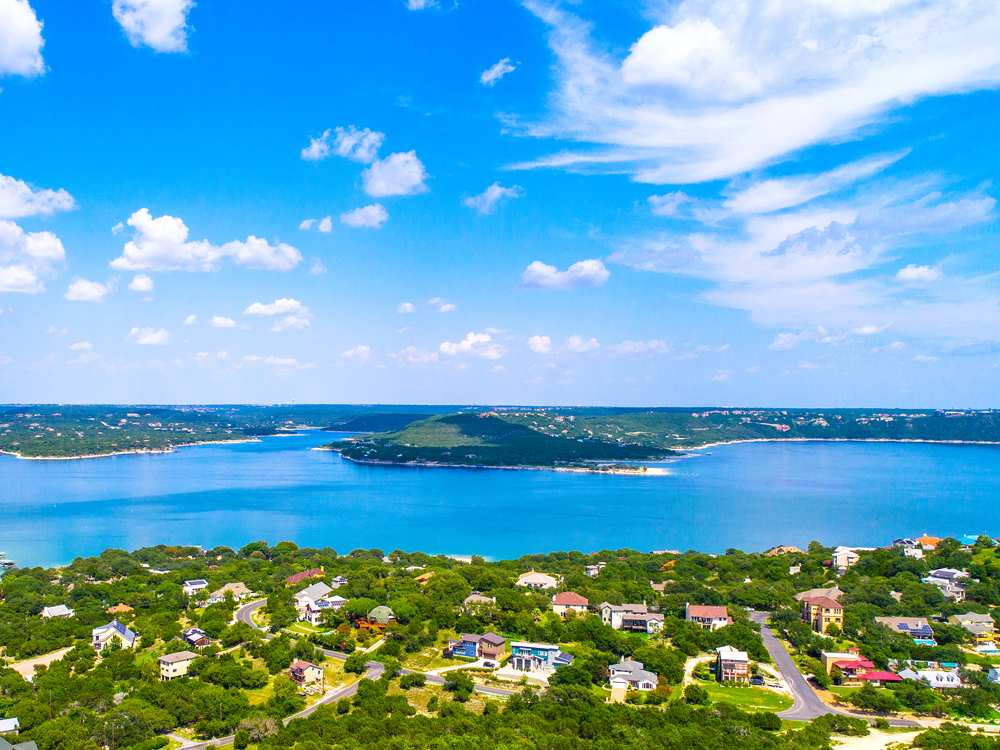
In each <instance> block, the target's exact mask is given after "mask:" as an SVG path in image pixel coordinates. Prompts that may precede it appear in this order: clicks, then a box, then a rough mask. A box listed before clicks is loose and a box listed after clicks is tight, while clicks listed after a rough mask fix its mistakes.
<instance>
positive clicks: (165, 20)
mask: <svg viewBox="0 0 1000 750" xmlns="http://www.w3.org/2000/svg"><path fill="white" fill-rule="evenodd" d="M193 7H194V1H193V0H114V3H113V4H112V6H111V12H112V14H113V15H114V17H115V20H116V21H118V23H119V24H121V27H122V29H123V30H124V31H125V35H126V36H127V37H128V40H129V43H131V45H132V46H133V47H139V46H141V45H146V46H147V47H152V48H153V49H154V50H156V51H157V52H186V51H187V29H188V25H187V14H188V11H190V10H191V8H193Z"/></svg>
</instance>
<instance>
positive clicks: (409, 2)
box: [406, 0, 438, 10]
mask: <svg viewBox="0 0 1000 750" xmlns="http://www.w3.org/2000/svg"><path fill="white" fill-rule="evenodd" d="M437 5H438V3H437V0H406V7H407V8H409V9H410V10H426V9H427V8H436V7H437Z"/></svg>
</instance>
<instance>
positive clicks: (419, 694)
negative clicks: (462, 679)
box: [389, 682, 499, 716]
mask: <svg viewBox="0 0 1000 750" xmlns="http://www.w3.org/2000/svg"><path fill="white" fill-rule="evenodd" d="M389 695H405V696H406V700H407V702H408V703H409V704H410V705H411V706H413V707H414V708H415V709H417V711H418V712H420V713H422V714H425V715H427V716H434V715H435V714H434V712H432V711H428V710H427V701H429V700H430V699H431V696H433V695H436V696H437V697H438V701H440V703H442V704H444V703H447V702H448V701H450V700H451V699H452V698H451V693H449V692H447V691H446V690H444V689H443V688H441V687H440V686H437V685H424V687H422V688H410V689H409V690H402V689H401V688H400V687H399V685H398V683H396V682H393V683H392V685H391V686H390V687H389ZM491 700H492V701H498V700H499V699H497V698H489V697H487V696H485V695H482V694H481V693H473V694H472V697H471V698H469V700H468V701H466V702H465V703H463V704H462V705H463V706H464V707H465V709H466V710H467V711H472V712H473V713H477V714H482V712H483V708H484V707H485V706H486V704H487V702H489V701H491Z"/></svg>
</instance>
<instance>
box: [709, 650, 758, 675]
mask: <svg viewBox="0 0 1000 750" xmlns="http://www.w3.org/2000/svg"><path fill="white" fill-rule="evenodd" d="M715 653H716V657H715V677H716V679H717V680H719V681H720V682H749V681H750V657H749V656H748V655H747V652H746V651H740V650H738V649H735V648H733V647H732V646H719V647H718V648H717V649H715Z"/></svg>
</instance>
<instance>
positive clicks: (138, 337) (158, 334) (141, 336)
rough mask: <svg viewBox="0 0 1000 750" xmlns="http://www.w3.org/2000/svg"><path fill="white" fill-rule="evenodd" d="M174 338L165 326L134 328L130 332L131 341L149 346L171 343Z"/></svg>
mask: <svg viewBox="0 0 1000 750" xmlns="http://www.w3.org/2000/svg"><path fill="white" fill-rule="evenodd" d="M173 338H174V337H173V336H171V335H170V334H169V333H168V332H167V331H166V330H165V329H163V328H160V329H159V330H157V329H155V328H133V329H132V330H131V331H129V334H128V340H129V341H132V342H133V343H136V344H143V345H148V346H156V345H165V344H169V343H170V342H171V341H173Z"/></svg>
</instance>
